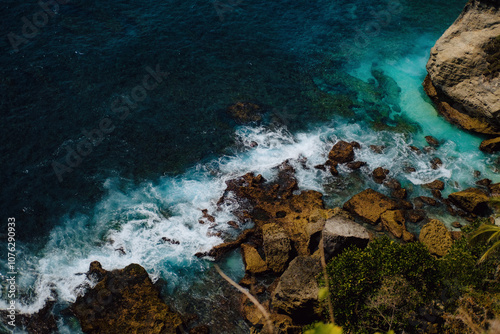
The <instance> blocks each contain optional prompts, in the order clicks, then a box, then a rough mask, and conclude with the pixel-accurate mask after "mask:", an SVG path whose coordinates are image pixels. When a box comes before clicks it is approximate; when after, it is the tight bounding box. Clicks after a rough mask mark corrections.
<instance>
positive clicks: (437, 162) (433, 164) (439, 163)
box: [431, 157, 443, 169]
mask: <svg viewBox="0 0 500 334" xmlns="http://www.w3.org/2000/svg"><path fill="white" fill-rule="evenodd" d="M442 165H443V162H442V161H441V159H439V158H438V157H436V158H433V159H432V160H431V168H432V169H438V168H439V167H441V166H442Z"/></svg>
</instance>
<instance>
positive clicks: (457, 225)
mask: <svg viewBox="0 0 500 334" xmlns="http://www.w3.org/2000/svg"><path fill="white" fill-rule="evenodd" d="M451 226H453V227H455V228H462V224H460V223H459V222H456V221H455V222H453V223H451Z"/></svg>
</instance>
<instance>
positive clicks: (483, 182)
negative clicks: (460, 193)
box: [476, 179, 491, 188]
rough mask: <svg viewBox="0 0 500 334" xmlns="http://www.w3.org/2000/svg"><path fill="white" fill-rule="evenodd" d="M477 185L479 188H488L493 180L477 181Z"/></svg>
mask: <svg viewBox="0 0 500 334" xmlns="http://www.w3.org/2000/svg"><path fill="white" fill-rule="evenodd" d="M476 184H477V185H478V186H483V187H486V188H488V187H489V186H490V184H491V180H490V179H482V180H479V181H476Z"/></svg>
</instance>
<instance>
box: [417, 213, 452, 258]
mask: <svg viewBox="0 0 500 334" xmlns="http://www.w3.org/2000/svg"><path fill="white" fill-rule="evenodd" d="M419 241H420V242H421V243H423V244H424V245H425V246H426V247H427V248H428V249H429V252H431V254H434V255H436V256H445V255H446V254H447V253H448V251H449V250H450V248H451V246H452V244H453V240H452V238H451V234H450V231H448V229H447V228H446V226H445V225H444V224H443V223H442V222H440V221H439V220H437V219H432V220H431V221H430V222H428V223H427V224H425V225H424V227H422V230H421V231H420V236H419Z"/></svg>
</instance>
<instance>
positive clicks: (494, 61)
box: [484, 36, 500, 78]
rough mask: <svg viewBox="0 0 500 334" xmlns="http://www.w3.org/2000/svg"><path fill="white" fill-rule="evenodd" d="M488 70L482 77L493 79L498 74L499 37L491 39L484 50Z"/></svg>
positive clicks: (499, 63) (499, 61)
mask: <svg viewBox="0 0 500 334" xmlns="http://www.w3.org/2000/svg"><path fill="white" fill-rule="evenodd" d="M484 51H485V52H486V54H487V56H486V61H487V62H488V68H487V69H486V70H485V71H484V75H486V76H488V77H491V78H494V77H496V76H498V74H500V36H497V37H496V38H493V39H492V40H491V41H490V42H489V43H488V44H487V45H486V47H485V48H484Z"/></svg>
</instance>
